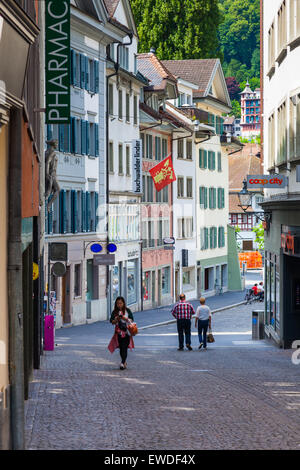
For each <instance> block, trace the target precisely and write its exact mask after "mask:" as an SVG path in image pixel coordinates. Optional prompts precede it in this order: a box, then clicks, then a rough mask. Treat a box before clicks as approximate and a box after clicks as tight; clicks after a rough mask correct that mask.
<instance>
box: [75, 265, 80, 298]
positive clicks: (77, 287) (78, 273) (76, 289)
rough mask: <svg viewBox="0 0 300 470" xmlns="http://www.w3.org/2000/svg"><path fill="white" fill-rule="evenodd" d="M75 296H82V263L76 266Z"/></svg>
mask: <svg viewBox="0 0 300 470" xmlns="http://www.w3.org/2000/svg"><path fill="white" fill-rule="evenodd" d="M74 296H75V297H80V296H81V264H75V266H74Z"/></svg>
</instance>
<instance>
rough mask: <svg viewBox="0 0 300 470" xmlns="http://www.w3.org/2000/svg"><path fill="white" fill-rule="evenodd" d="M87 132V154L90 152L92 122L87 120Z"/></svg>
mask: <svg viewBox="0 0 300 470" xmlns="http://www.w3.org/2000/svg"><path fill="white" fill-rule="evenodd" d="M85 133H86V154H87V155H89V154H90V123H89V121H85Z"/></svg>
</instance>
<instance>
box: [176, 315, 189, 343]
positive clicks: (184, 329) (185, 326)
mask: <svg viewBox="0 0 300 470" xmlns="http://www.w3.org/2000/svg"><path fill="white" fill-rule="evenodd" d="M177 331H178V339H179V347H180V348H183V346H184V334H185V344H186V346H190V345H191V320H187V319H185V318H181V319H179V320H177Z"/></svg>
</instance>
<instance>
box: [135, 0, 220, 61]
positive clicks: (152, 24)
mask: <svg viewBox="0 0 300 470" xmlns="http://www.w3.org/2000/svg"><path fill="white" fill-rule="evenodd" d="M131 6H132V10H133V14H134V17H135V21H136V24H137V29H138V34H139V52H149V51H150V48H151V47H154V48H155V50H156V55H157V56H158V58H159V59H165V60H168V59H205V58H212V57H220V49H219V41H218V28H219V25H220V21H221V15H220V11H219V6H218V0H144V1H141V0H131Z"/></svg>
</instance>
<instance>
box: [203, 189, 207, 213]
mask: <svg viewBox="0 0 300 470" xmlns="http://www.w3.org/2000/svg"><path fill="white" fill-rule="evenodd" d="M204 209H207V188H204Z"/></svg>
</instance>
